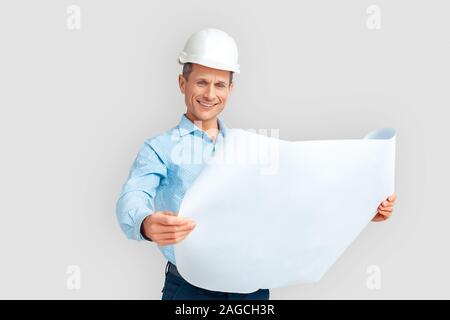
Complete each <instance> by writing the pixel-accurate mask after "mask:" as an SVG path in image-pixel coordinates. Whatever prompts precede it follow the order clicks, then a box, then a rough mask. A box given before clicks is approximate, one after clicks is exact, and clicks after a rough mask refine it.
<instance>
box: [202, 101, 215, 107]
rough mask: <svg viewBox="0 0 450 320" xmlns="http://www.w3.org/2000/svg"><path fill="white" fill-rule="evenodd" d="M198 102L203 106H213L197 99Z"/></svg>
mask: <svg viewBox="0 0 450 320" xmlns="http://www.w3.org/2000/svg"><path fill="white" fill-rule="evenodd" d="M198 103H200V104H201V105H202V106H205V107H212V106H214V104H206V103H204V102H201V101H198Z"/></svg>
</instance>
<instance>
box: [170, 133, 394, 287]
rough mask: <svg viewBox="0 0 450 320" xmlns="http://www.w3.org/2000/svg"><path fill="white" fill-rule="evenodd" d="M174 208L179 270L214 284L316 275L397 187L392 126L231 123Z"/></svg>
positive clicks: (273, 283) (265, 283) (275, 283)
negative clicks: (268, 129) (309, 137)
mask: <svg viewBox="0 0 450 320" xmlns="http://www.w3.org/2000/svg"><path fill="white" fill-rule="evenodd" d="M217 147H218V149H217V151H216V154H215V156H214V157H213V158H212V159H211V160H210V162H209V164H208V165H207V166H206V168H205V169H204V170H203V171H202V172H201V174H200V175H199V177H198V178H197V179H196V181H195V182H194V184H193V185H192V186H191V188H189V189H188V191H187V193H186V195H185V197H184V199H183V201H182V204H181V208H180V212H179V214H180V215H181V216H185V217H188V218H191V219H193V220H195V221H196V222H197V226H196V228H195V229H194V230H193V231H192V232H191V234H190V235H189V236H188V237H187V238H186V239H185V240H183V241H181V242H180V243H179V244H177V245H175V257H176V264H177V267H178V271H179V272H180V274H181V275H182V276H183V277H184V278H185V279H186V280H187V281H188V282H189V283H191V284H193V285H195V286H198V287H201V288H205V289H208V290H214V291H223V292H239V293H249V292H253V291H255V290H258V289H260V288H276V287H283V286H288V285H292V284H299V283H309V282H317V281H318V280H320V278H321V277H322V276H323V275H324V274H325V273H326V272H327V270H329V268H330V267H331V266H332V265H333V263H334V262H335V261H336V260H337V259H338V257H339V256H340V255H341V254H342V253H343V251H344V250H345V249H346V248H347V247H348V246H349V245H350V243H351V242H352V241H353V240H354V239H355V238H356V237H357V236H358V234H359V233H360V232H361V231H362V230H363V229H364V227H365V226H366V225H367V224H368V223H369V222H370V220H371V219H372V218H373V217H374V215H375V213H376V211H377V207H378V205H379V204H380V203H381V202H382V201H383V200H384V199H385V198H386V197H387V196H389V195H390V194H392V193H393V192H394V165H395V131H394V129H391V128H384V129H379V130H375V131H373V132H372V133H370V134H368V135H367V136H366V137H365V138H364V139H346V140H317V141H295V142H290V141H283V140H279V139H275V138H271V137H267V136H264V135H259V134H256V133H251V132H248V131H244V130H240V129H231V130H229V132H228V134H227V137H226V139H225V140H224V142H223V143H222V144H220V145H218V146H217Z"/></svg>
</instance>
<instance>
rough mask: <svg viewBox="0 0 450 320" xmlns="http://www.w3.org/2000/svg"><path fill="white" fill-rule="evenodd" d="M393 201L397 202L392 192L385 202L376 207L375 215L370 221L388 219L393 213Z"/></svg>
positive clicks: (395, 195)
mask: <svg viewBox="0 0 450 320" xmlns="http://www.w3.org/2000/svg"><path fill="white" fill-rule="evenodd" d="M395 200H397V194H396V193H395V192H394V193H393V194H392V195H390V196H389V197H387V199H386V200H384V201H383V202H381V204H380V205H379V206H378V211H377V214H376V215H375V217H373V219H372V221H375V222H380V221H384V220H387V219H389V218H390V217H391V215H392V212H393V211H394V204H395Z"/></svg>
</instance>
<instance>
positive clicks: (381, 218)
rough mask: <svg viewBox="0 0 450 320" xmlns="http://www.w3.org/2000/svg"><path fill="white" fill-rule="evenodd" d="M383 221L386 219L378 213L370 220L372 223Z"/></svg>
mask: <svg viewBox="0 0 450 320" xmlns="http://www.w3.org/2000/svg"><path fill="white" fill-rule="evenodd" d="M384 220H386V217H385V216H383V215H381V214H379V213H378V214H377V215H376V216H375V217H373V219H372V221H374V222H380V221H384Z"/></svg>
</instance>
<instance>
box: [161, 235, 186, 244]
mask: <svg viewBox="0 0 450 320" xmlns="http://www.w3.org/2000/svg"><path fill="white" fill-rule="evenodd" d="M188 234H189V233H188ZM188 234H186V235H184V236H180V237H178V238H175V239H166V240H160V241H158V245H160V246H167V245H172V244H177V243H179V242H180V241H183V240H184V239H186V237H187V236H188Z"/></svg>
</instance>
